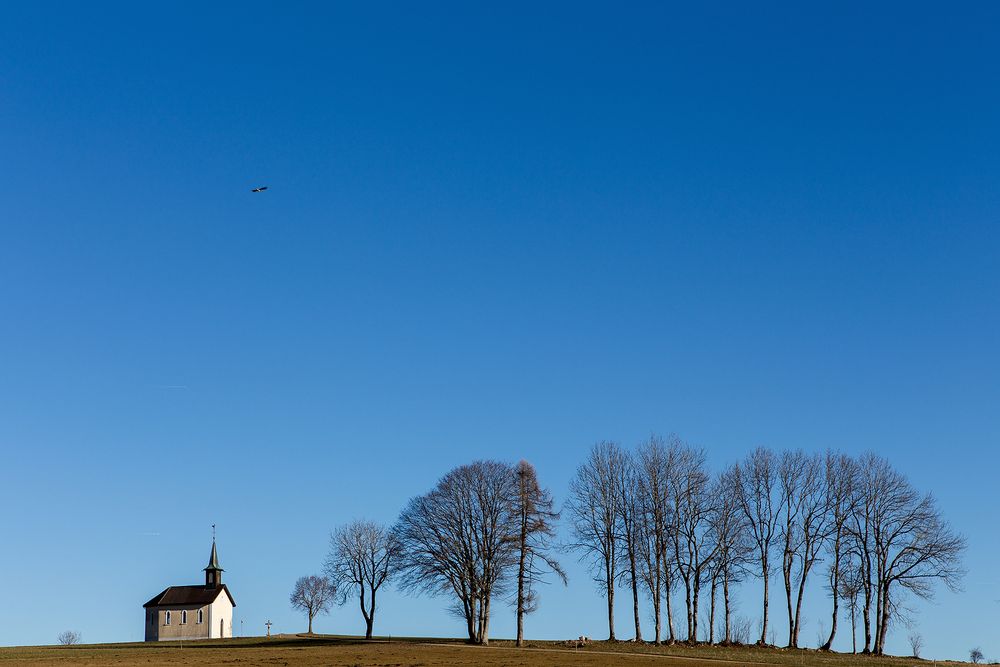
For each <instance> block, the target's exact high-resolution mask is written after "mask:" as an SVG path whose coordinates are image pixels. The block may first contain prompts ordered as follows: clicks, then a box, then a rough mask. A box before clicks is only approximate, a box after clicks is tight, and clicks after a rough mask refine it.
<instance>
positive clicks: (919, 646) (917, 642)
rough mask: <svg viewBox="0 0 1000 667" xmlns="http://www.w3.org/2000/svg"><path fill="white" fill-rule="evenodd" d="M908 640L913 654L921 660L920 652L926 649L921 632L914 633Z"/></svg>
mask: <svg viewBox="0 0 1000 667" xmlns="http://www.w3.org/2000/svg"><path fill="white" fill-rule="evenodd" d="M908 639H909V640H910V651H911V652H912V654H913V657H914V658H919V657H920V651H922V650H923V648H924V638H923V637H922V636H921V635H920V633H919V632H916V631H914V632H911V633H910V636H909V637H908Z"/></svg>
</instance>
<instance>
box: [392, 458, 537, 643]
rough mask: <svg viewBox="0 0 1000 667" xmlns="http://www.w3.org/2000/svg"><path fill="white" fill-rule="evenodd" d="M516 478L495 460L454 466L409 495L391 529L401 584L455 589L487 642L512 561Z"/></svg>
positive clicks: (473, 630) (478, 636)
mask: <svg viewBox="0 0 1000 667" xmlns="http://www.w3.org/2000/svg"><path fill="white" fill-rule="evenodd" d="M515 480H516V475H515V472H514V469H513V468H512V467H511V466H510V465H509V464H506V463H501V462H498V461H476V462H474V463H471V464H469V465H464V466H460V467H458V468H455V469H454V470H452V471H451V472H449V473H448V474H447V475H445V476H444V477H442V478H441V480H440V481H439V482H438V484H437V486H436V487H435V488H434V489H433V490H431V492H430V493H428V494H426V495H423V496H418V497H416V498H413V499H412V500H410V502H409V504H407V506H406V508H405V509H404V510H403V512H402V514H401V515H400V518H399V523H398V524H397V528H396V535H397V536H398V538H399V540H400V543H401V545H402V557H401V559H400V573H401V577H400V582H401V586H402V588H403V589H404V590H411V591H424V592H427V593H430V594H433V595H441V594H451V595H453V596H454V598H455V603H454V606H453V608H452V611H453V612H455V613H456V614H457V615H458V616H460V617H461V618H462V619H464V620H465V623H466V629H467V631H468V635H469V641H470V642H472V643H475V644H488V643H489V621H490V605H491V601H492V599H493V596H494V595H495V594H498V593H502V592H503V589H504V586H505V585H506V584H507V583H508V579H509V576H510V574H511V571H512V569H513V566H514V565H515V564H516V562H517V556H516V545H517V539H516V536H517V532H518V521H517V516H516V499H515V496H516V483H515Z"/></svg>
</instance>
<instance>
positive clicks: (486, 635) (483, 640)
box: [479, 595, 490, 646]
mask: <svg viewBox="0 0 1000 667" xmlns="http://www.w3.org/2000/svg"><path fill="white" fill-rule="evenodd" d="M479 643H480V644H482V645H483V646H486V645H488V644H489V643H490V596H489V595H487V596H486V599H485V600H484V601H483V632H482V634H481V635H480V636H479Z"/></svg>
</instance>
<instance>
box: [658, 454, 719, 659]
mask: <svg viewBox="0 0 1000 667" xmlns="http://www.w3.org/2000/svg"><path fill="white" fill-rule="evenodd" d="M710 481H711V479H710V477H709V476H708V472H707V471H706V467H705V452H704V451H703V450H700V449H694V448H691V447H683V448H681V449H680V450H679V454H678V457H677V465H675V466H674V469H673V474H672V475H671V477H670V481H669V483H670V497H671V501H672V510H673V516H674V529H673V531H672V533H673V542H674V558H675V561H676V567H677V570H678V572H679V574H680V577H681V581H683V582H684V602H685V606H686V608H687V625H688V632H687V640H688V641H689V642H697V641H698V606H699V597H700V593H701V585H702V583H703V581H704V578H705V575H706V574H707V572H708V571H709V567H710V565H711V564H712V561H713V559H714V557H715V545H714V544H713V543H712V540H711V531H710V530H709V525H710V524H709V517H710V515H711V510H712V497H711V494H710V491H711V487H710Z"/></svg>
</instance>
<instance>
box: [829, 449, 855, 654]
mask: <svg viewBox="0 0 1000 667" xmlns="http://www.w3.org/2000/svg"><path fill="white" fill-rule="evenodd" d="M825 468H826V486H827V491H828V492H829V512H830V539H829V540H828V541H827V545H828V550H829V552H830V557H831V562H830V571H829V574H828V580H827V585H828V587H829V590H830V597H831V598H832V600H833V611H832V613H831V617H832V620H831V625H830V636H829V638H828V639H827V640H826V642H825V643H824V644H823V645H821V646H820V650H821V651H829V650H830V649H831V647H832V646H833V640H834V639H835V638H836V636H837V618H838V617H839V613H838V612H839V610H840V605H839V602H840V600H841V595H840V593H839V591H840V581H839V577H840V573H841V570H842V567H841V562H842V561H843V560H844V559H846V558H848V557H849V556H848V555H846V553H845V552H846V551H847V548H848V546H849V542H848V533H847V528H848V524H847V522H848V520H849V519H850V518H851V515H852V514H854V512H855V510H856V508H857V497H858V495H857V490H858V481H857V480H858V466H857V464H856V463H855V462H854V460H853V459H852V458H851V457H849V456H847V455H845V454H837V453H834V452H827V454H826V466H825Z"/></svg>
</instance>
